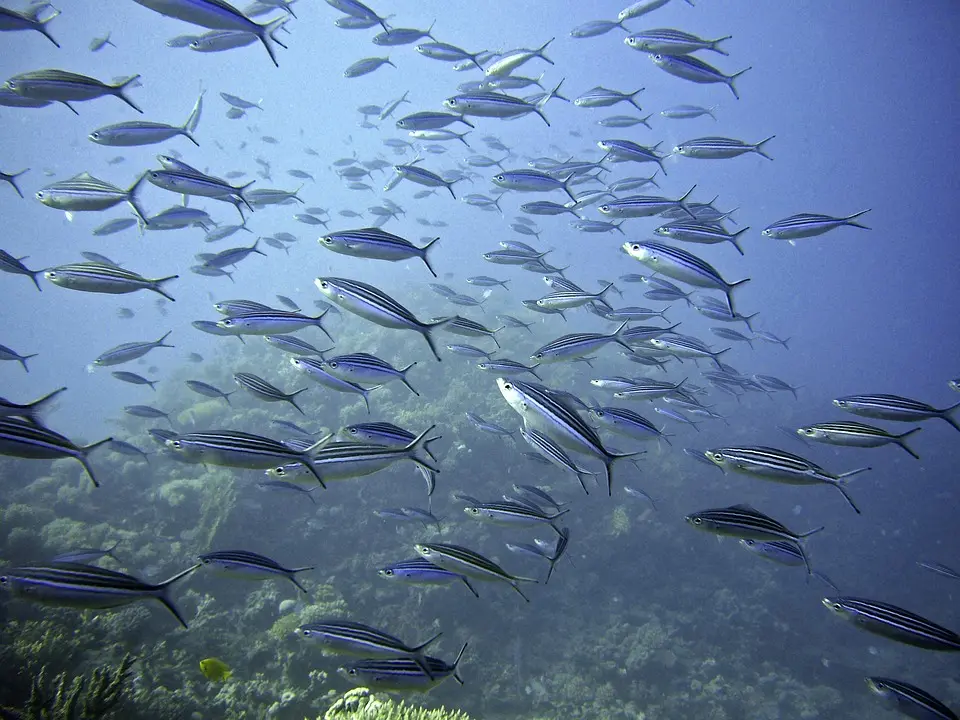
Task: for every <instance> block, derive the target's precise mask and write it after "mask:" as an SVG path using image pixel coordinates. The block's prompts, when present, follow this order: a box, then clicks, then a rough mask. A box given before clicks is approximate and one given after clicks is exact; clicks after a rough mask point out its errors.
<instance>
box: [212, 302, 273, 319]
mask: <svg viewBox="0 0 960 720" xmlns="http://www.w3.org/2000/svg"><path fill="white" fill-rule="evenodd" d="M213 309H214V310H216V311H217V312H218V313H220V314H221V315H226V316H227V317H233V316H234V315H243V314H245V313H256V312H274V309H273V308H272V307H270V306H269V305H264V304H263V303H259V302H255V301H253V300H222V301H221V302H218V303H214V304H213Z"/></svg>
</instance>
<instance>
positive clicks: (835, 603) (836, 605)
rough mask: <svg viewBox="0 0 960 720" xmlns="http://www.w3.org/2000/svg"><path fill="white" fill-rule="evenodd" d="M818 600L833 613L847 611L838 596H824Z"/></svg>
mask: <svg viewBox="0 0 960 720" xmlns="http://www.w3.org/2000/svg"><path fill="white" fill-rule="evenodd" d="M820 602H821V603H823V606H824V607H825V608H827V610H833V612H835V613H838V614H839V613H845V612H847V608H846V607H845V606H844V604H843V601H842V599H841V598H838V597H832V598H830V597H825V598H823V600H821V601H820Z"/></svg>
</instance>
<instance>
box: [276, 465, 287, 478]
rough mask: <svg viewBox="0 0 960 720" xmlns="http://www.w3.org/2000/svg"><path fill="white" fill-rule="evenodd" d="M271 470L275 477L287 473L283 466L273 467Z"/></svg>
mask: <svg viewBox="0 0 960 720" xmlns="http://www.w3.org/2000/svg"><path fill="white" fill-rule="evenodd" d="M273 472H274V474H275V475H276V476H277V477H283V476H284V475H286V474H287V471H286V470H285V469H284V468H283V467H278V468H274V469H273Z"/></svg>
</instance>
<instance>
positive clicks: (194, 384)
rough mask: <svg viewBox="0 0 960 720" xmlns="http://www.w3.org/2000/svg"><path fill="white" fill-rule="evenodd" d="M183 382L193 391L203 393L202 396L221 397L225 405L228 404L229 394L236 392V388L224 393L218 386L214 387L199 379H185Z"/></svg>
mask: <svg viewBox="0 0 960 720" xmlns="http://www.w3.org/2000/svg"><path fill="white" fill-rule="evenodd" d="M184 383H185V384H186V386H187V387H188V388H190V389H191V390H193V391H194V392H195V393H197V394H199V395H203V396H204V397H210V398H223V399H224V400H225V401H226V403H227V405H229V404H230V396H231V395H233V393H235V392H236V390H232V391H231V392H228V393H225V392H224V391H223V390H221V389H220V388H217V387H214V386H213V385H210V384H208V383H205V382H201V381H200V380H185V381H184Z"/></svg>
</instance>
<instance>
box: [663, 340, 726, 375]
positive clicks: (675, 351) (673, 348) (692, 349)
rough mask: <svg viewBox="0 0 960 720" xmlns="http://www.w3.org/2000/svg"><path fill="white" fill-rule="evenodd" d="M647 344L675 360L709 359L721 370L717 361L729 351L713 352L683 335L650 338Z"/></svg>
mask: <svg viewBox="0 0 960 720" xmlns="http://www.w3.org/2000/svg"><path fill="white" fill-rule="evenodd" d="M648 342H649V343H650V344H651V345H652V346H653V347H655V348H656V349H657V350H660V351H662V352H665V353H667V354H669V355H673V356H674V357H676V358H684V357H689V358H707V357H709V358H711V359H712V360H713V362H715V363H716V364H717V367H718V368H720V369H721V370H722V369H723V365H722V364H721V363H720V360H719V359H718V358H719V356H720V355H722V354H723V353H725V352H727V351H729V350H730V348H724V349H723V350H717V351H716V352H713V351H712V350H710V348H709V347H707V346H706V345H704V344H703V343H701V342H700V341H699V340H696V339H695V338H689V337H685V336H683V335H674V334H672V333H670V334H665V335H661V336H660V337H655V338H650V340H648Z"/></svg>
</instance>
